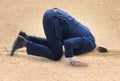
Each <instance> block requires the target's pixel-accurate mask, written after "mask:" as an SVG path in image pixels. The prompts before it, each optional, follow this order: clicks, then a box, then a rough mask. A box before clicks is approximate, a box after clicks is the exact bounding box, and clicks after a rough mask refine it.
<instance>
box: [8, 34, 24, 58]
mask: <svg viewBox="0 0 120 81" xmlns="http://www.w3.org/2000/svg"><path fill="white" fill-rule="evenodd" d="M25 46H26V40H25V39H24V37H22V36H18V37H17V38H16V40H15V42H14V43H13V46H12V50H11V53H10V55H11V56H13V55H14V52H15V51H16V50H17V49H19V48H22V47H25Z"/></svg>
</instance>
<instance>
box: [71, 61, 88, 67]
mask: <svg viewBox="0 0 120 81" xmlns="http://www.w3.org/2000/svg"><path fill="white" fill-rule="evenodd" d="M71 65H73V66H77V67H87V66H88V64H87V63H83V62H80V61H74V62H71Z"/></svg>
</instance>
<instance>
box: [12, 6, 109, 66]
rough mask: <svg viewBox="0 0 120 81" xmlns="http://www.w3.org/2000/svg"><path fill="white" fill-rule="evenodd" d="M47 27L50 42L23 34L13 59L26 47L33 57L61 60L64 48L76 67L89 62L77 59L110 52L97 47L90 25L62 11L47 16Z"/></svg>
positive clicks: (44, 22) (48, 11)
mask: <svg viewBox="0 0 120 81" xmlns="http://www.w3.org/2000/svg"><path fill="white" fill-rule="evenodd" d="M43 27H44V32H45V35H46V39H45V38H40V37H35V36H28V35H27V34H26V33H25V32H22V31H21V32H20V33H19V35H18V37H17V39H16V40H15V42H14V44H13V48H12V51H11V56H12V55H14V52H15V51H16V50H17V49H19V48H22V47H26V48H27V53H28V54H29V55H36V56H41V57H46V58H48V59H51V60H55V61H58V60H60V59H61V57H62V54H63V46H64V47H65V56H66V58H68V59H69V61H70V63H71V64H72V65H73V66H87V64H86V63H83V62H80V61H76V60H75V59H74V57H73V56H74V55H80V54H84V53H87V52H91V51H97V52H107V49H106V48H104V47H100V46H97V45H96V43H95V38H94V36H93V35H92V33H91V32H90V30H89V29H88V28H87V27H86V26H84V25H82V24H81V23H80V22H78V21H77V20H75V19H74V18H73V17H72V16H70V15H69V14H67V13H66V12H64V11H62V10H60V9H58V8H54V9H50V10H47V11H46V12H45V13H44V16H43Z"/></svg>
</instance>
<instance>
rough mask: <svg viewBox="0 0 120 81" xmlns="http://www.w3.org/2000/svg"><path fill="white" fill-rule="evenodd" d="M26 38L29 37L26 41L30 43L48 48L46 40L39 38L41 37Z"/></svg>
mask: <svg viewBox="0 0 120 81" xmlns="http://www.w3.org/2000/svg"><path fill="white" fill-rule="evenodd" d="M28 37H29V39H28V40H29V41H31V42H34V43H36V44H41V45H45V46H48V40H47V39H46V38H41V37H36V36H28Z"/></svg>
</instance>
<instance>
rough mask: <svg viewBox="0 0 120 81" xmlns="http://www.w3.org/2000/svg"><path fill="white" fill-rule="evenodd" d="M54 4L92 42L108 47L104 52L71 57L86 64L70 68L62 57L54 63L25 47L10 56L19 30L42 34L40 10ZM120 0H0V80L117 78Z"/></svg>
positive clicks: (99, 80) (102, 80)
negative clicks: (88, 34)
mask: <svg viewBox="0 0 120 81" xmlns="http://www.w3.org/2000/svg"><path fill="white" fill-rule="evenodd" d="M54 7H58V8H60V9H63V10H64V11H66V12H68V13H69V14H71V15H72V16H73V17H75V18H76V19H77V20H79V21H80V22H81V23H83V24H84V25H86V26H88V27H89V29H90V30H91V31H92V33H93V34H94V36H95V38H96V43H97V44H98V45H100V46H105V47H107V48H108V50H109V52H108V53H105V54H100V53H88V54H85V55H80V56H75V58H76V59H78V60H80V61H83V62H86V63H88V64H89V66H88V67H86V68H83V67H73V66H71V65H69V63H68V61H67V60H66V59H65V56H63V58H62V59H61V60H60V61H58V62H54V61H51V60H48V59H46V58H42V57H36V56H30V55H27V53H26V49H25V48H24V49H21V50H18V51H17V52H16V53H15V56H14V57H10V55H9V54H10V50H11V46H12V43H13V41H14V40H15V38H16V36H17V34H18V32H19V31H20V30H23V31H25V32H26V33H27V34H29V35H34V36H39V37H45V35H44V32H43V28H42V16H43V13H44V12H45V11H46V10H47V9H50V8H54ZM119 15H120V1H119V0H92V1H91V0H73V1H70V0H1V1H0V81H120V77H119V76H120V44H119V43H120V16H119Z"/></svg>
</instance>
